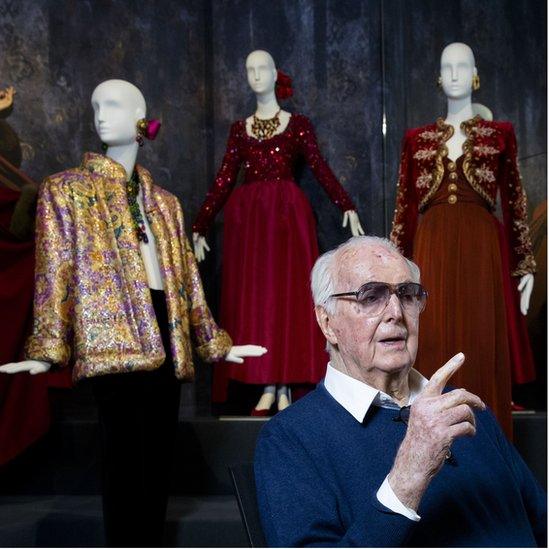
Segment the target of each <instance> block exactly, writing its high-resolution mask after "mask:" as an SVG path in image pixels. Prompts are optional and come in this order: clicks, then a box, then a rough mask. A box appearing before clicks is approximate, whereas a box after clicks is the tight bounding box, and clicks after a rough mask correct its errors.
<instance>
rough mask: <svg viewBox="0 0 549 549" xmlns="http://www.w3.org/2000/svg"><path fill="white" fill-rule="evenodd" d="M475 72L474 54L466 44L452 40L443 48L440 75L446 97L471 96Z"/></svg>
mask: <svg viewBox="0 0 549 549" xmlns="http://www.w3.org/2000/svg"><path fill="white" fill-rule="evenodd" d="M476 74H477V68H476V66H475V56H474V55H473V50H471V48H470V47H469V46H468V45H467V44H463V43H461V42H454V43H453V44H449V45H448V46H446V47H445V48H444V50H443V51H442V55H441V56H440V77H441V80H442V89H443V91H444V93H445V95H446V97H448V98H449V99H464V98H466V97H471V92H472V89H473V75H476Z"/></svg>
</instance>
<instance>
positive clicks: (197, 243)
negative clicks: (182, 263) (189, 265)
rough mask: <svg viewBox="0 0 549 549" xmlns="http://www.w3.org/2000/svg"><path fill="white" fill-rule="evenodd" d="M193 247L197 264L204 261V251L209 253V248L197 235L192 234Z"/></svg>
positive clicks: (200, 236) (203, 239) (202, 238)
mask: <svg viewBox="0 0 549 549" xmlns="http://www.w3.org/2000/svg"><path fill="white" fill-rule="evenodd" d="M193 247H194V256H195V257H196V260H197V261H198V262H199V263H200V262H201V261H204V259H206V250H207V251H208V252H209V251H210V247H209V246H208V243H207V242H206V239H205V238H204V237H203V236H202V235H200V234H198V233H193Z"/></svg>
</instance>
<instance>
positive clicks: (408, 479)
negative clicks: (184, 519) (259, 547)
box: [255, 237, 547, 547]
mask: <svg viewBox="0 0 549 549" xmlns="http://www.w3.org/2000/svg"><path fill="white" fill-rule="evenodd" d="M419 280H420V279H419V269H418V268H417V266H416V265H414V264H413V263H411V262H410V261H408V260H407V259H405V258H404V257H403V256H402V255H400V253H399V252H398V251H397V249H396V248H395V247H394V246H393V245H392V244H391V243H390V242H389V241H387V240H385V239H380V238H376V237H354V238H351V239H350V240H349V241H347V242H346V243H345V244H343V245H342V246H340V247H339V248H337V249H336V250H333V251H330V252H328V253H326V254H324V255H323V256H321V257H320V258H319V259H318V261H317V262H316V264H315V266H314V268H313V272H312V291H313V297H314V301H315V305H316V315H317V320H318V323H319V325H320V327H321V329H322V331H323V333H324V335H325V337H326V340H327V342H328V343H327V345H328V351H329V353H330V363H329V364H328V367H327V371H326V377H325V379H324V382H323V383H321V384H319V386H318V387H317V388H316V390H315V391H313V392H312V393H310V394H309V395H307V396H306V397H305V398H303V399H301V400H300V401H298V402H297V403H296V404H294V405H293V406H291V407H290V408H288V410H286V411H285V412H283V413H281V414H279V415H277V416H276V417H274V418H273V419H272V420H271V421H270V422H269V423H268V424H266V426H265V427H264V428H263V430H262V432H261V435H260V437H259V441H258V445H257V449H256V462H255V475H256V484H257V492H258V501H259V509H260V513H261V519H262V523H263V527H264V530H265V535H266V538H267V541H268V543H269V545H272V546H439V547H443V546H515V547H525V546H535V545H536V544H538V545H542V546H543V545H544V544H545V543H546V541H545V540H546V508H547V507H546V499H545V494H544V493H543V491H542V489H541V488H540V487H539V485H538V483H537V482H536V480H535V479H534V478H533V476H532V474H531V473H530V471H529V470H528V468H527V467H526V465H525V464H524V462H523V461H522V459H521V458H520V456H519V455H518V453H517V452H516V451H515V449H514V448H513V447H512V446H511V444H510V443H509V442H508V441H507V440H506V438H505V436H504V435H503V433H502V432H501V430H500V428H499V426H498V425H497V423H496V421H495V419H494V417H493V415H492V414H491V412H490V411H488V410H487V409H486V406H485V405H484V403H483V402H482V401H481V400H480V398H479V397H477V396H476V395H473V394H471V393H469V392H467V391H465V390H463V389H456V390H448V389H446V390H445V385H446V382H447V381H448V379H449V378H450V377H451V376H452V374H453V373H454V372H455V371H456V370H457V369H458V368H460V367H461V366H462V364H463V363H464V361H465V357H464V356H463V354H461V353H460V354H458V355H456V356H455V357H453V358H452V359H451V360H450V361H449V362H447V363H446V364H445V365H444V366H442V367H441V368H440V369H439V370H438V371H437V372H436V373H435V374H434V375H433V377H432V378H431V379H430V380H429V381H427V380H426V379H425V378H423V377H422V376H421V374H419V373H418V372H417V371H416V370H414V369H413V368H412V366H413V364H414V361H415V358H416V352H417V345H418V325H419V316H420V313H421V312H422V310H423V308H424V306H425V302H426V298H427V292H426V291H425V290H424V289H423V288H422V286H421V285H420V284H419ZM448 314H451V311H448ZM486 344H487V345H488V344H489V342H486ZM464 367H466V366H464Z"/></svg>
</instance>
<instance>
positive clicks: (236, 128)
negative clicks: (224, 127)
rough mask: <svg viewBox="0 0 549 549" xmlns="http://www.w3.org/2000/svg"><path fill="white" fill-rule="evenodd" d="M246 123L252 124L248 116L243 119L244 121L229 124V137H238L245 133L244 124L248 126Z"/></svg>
mask: <svg viewBox="0 0 549 549" xmlns="http://www.w3.org/2000/svg"><path fill="white" fill-rule="evenodd" d="M248 121H249V123H250V124H251V123H252V122H251V121H252V117H251V116H249V117H248V118H245V119H244V120H235V121H234V122H233V123H232V124H231V127H230V129H229V135H230V136H231V137H238V136H240V135H242V132H245V131H246V124H248Z"/></svg>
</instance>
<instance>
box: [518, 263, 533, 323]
mask: <svg viewBox="0 0 549 549" xmlns="http://www.w3.org/2000/svg"><path fill="white" fill-rule="evenodd" d="M533 288H534V275H533V274H530V273H528V274H525V275H523V276H521V278H520V282H519V285H518V291H519V292H520V312H521V313H522V314H523V315H525V316H526V315H527V314H528V307H529V306H530V296H531V295H532V290H533Z"/></svg>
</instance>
